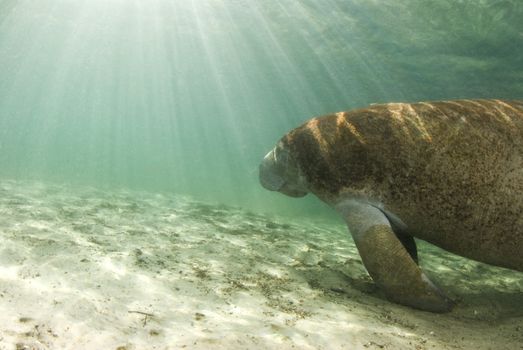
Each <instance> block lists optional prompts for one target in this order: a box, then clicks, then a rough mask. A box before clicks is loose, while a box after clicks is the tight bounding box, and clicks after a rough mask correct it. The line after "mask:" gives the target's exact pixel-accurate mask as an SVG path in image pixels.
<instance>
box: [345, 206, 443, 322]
mask: <svg viewBox="0 0 523 350" xmlns="http://www.w3.org/2000/svg"><path fill="white" fill-rule="evenodd" d="M336 208H337V209H338V211H339V212H340V213H341V214H342V215H343V217H344V219H345V221H346V223H347V226H348V228H349V231H350V232H351V234H352V236H353V238H354V242H355V243H356V246H357V248H358V251H359V253H360V256H361V259H362V261H363V265H364V266H365V268H366V269H367V271H368V272H369V274H370V276H371V277H372V279H373V280H374V282H375V283H376V284H377V285H378V286H379V287H380V288H381V289H382V290H383V291H384V292H385V294H386V296H387V298H388V299H390V300H392V301H395V302H397V303H400V304H403V305H407V306H411V307H414V308H417V309H421V310H426V311H432V312H446V311H450V309H451V308H452V306H453V303H452V301H451V300H450V299H449V298H447V297H446V296H445V295H444V294H443V293H442V292H441V291H440V290H439V289H438V288H437V287H436V286H435V285H434V284H433V283H432V282H431V281H430V280H429V279H428V277H427V276H426V275H425V274H424V273H423V272H422V271H421V269H420V268H419V267H418V265H417V264H416V262H415V258H417V255H416V252H415V243H414V240H413V239H412V238H411V239H408V238H405V237H406V236H405V235H403V234H400V236H401V237H402V238H403V241H404V243H402V240H400V238H398V236H397V235H396V234H395V233H394V230H393V228H392V226H391V224H390V222H389V220H388V218H387V216H386V215H385V214H384V213H383V212H382V211H381V210H380V209H378V208H377V207H374V206H372V205H371V204H369V203H365V202H359V201H355V200H351V201H346V202H343V203H340V204H338V205H337V206H336ZM404 244H405V245H404ZM412 244H414V248H413V246H412ZM406 246H407V248H406ZM407 249H408V250H410V253H409V251H408V250H407ZM413 249H414V250H413Z"/></svg>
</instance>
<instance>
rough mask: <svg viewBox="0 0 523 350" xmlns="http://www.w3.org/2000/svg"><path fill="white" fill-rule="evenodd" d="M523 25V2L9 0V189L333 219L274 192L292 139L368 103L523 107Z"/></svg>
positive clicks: (0, 120) (4, 147) (3, 17)
mask: <svg viewBox="0 0 523 350" xmlns="http://www.w3.org/2000/svg"><path fill="white" fill-rule="evenodd" d="M521 18H523V3H522V2H521V1H519V0H513V1H511V0H505V1H503V0H474V1H472V0H454V1H450V0H437V1H427V0H395V1H385V0H383V1H378V0H322V1H318V0H316V1H312V0H302V1H297V0H264V1H257V0H229V1H227V0H223V1H218V0H183V1H168V0H149V1H145V0H144V1H138V0H46V1H29V0H18V1H11V0H0V178H4V179H23V180H38V181H44V182H54V183H67V184H69V185H73V186H74V185H91V186H95V187H99V188H105V189H112V188H132V189H138V190H146V191H153V192H165V193H181V194H189V195H192V196H194V197H195V198H199V199H204V200H208V201H213V202H223V203H226V204H230V205H239V206H243V207H246V208H250V209H253V210H260V211H280V212H283V213H287V214H307V213H312V212H314V213H320V215H323V214H324V213H328V211H327V210H326V209H325V208H324V207H323V206H322V205H321V204H319V203H318V202H317V201H315V200H314V199H313V198H309V199H305V200H301V201H297V200H294V199H290V198H285V197H283V196H281V195H279V194H276V193H269V192H267V191H265V190H263V189H262V188H261V187H260V186H259V184H258V179H257V166H258V163H259V161H260V159H261V158H262V157H263V155H264V154H265V153H266V152H267V151H269V150H270V148H271V147H272V146H273V144H274V143H275V142H276V141H277V140H278V138H279V137H281V136H282V135H283V134H284V133H286V132H287V131H288V130H290V129H292V128H293V127H296V126H297V125H299V124H300V123H302V122H303V121H305V120H307V119H309V118H310V117H312V116H315V115H319V114H325V113H330V112H335V111H339V110H346V109H350V108H354V107H360V106H365V105H367V104H369V103H376V102H389V101H416V100H435V99H454V98H469V97H474V98H482V97H484V98H506V99H518V98H519V99H520V98H522V97H523V21H522V20H521ZM325 215H326V214H325Z"/></svg>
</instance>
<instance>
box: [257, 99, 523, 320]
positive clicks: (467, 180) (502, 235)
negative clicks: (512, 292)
mask: <svg viewBox="0 0 523 350" xmlns="http://www.w3.org/2000/svg"><path fill="white" fill-rule="evenodd" d="M260 181H261V183H262V185H263V186H264V187H265V188H267V189H269V190H273V191H280V192H282V193H284V194H287V195H291V196H295V197H299V196H303V195H305V194H306V193H308V192H310V193H313V194H315V195H316V196H317V197H319V198H320V199H321V200H323V201H325V202H326V203H328V204H329V205H331V206H332V207H334V208H335V209H336V210H337V211H338V212H340V214H341V215H342V216H343V217H344V219H345V221H346V222H347V225H348V227H349V230H350V232H351V234H352V236H353V237H354V240H355V242H356V245H357V247H358V250H359V252H360V255H361V257H362V260H363V263H364V265H365V267H366V268H367V270H368V271H369V274H370V275H371V276H372V278H373V279H374V281H375V282H376V283H377V284H378V285H379V286H380V287H381V288H382V289H383V290H384V291H385V293H386V294H387V296H388V297H389V299H391V300H393V301H396V302H399V303H401V304H405V305H409V306H412V307H416V308H420V309H424V310H428V311H435V312H442V311H447V310H449V309H450V308H451V307H452V304H453V303H452V302H451V301H450V300H449V299H448V298H447V297H446V296H445V295H444V294H443V293H442V292H441V291H440V290H439V289H438V288H436V287H435V286H434V285H433V284H432V283H431V282H430V280H429V279H428V278H427V277H426V276H425V275H424V274H423V272H422V271H421V270H420V269H419V268H418V266H417V252H416V245H415V242H414V239H413V237H416V238H420V239H423V240H426V241H428V242H430V243H433V244H435V245H437V246H439V247H441V248H444V249H446V250H448V251H450V252H453V253H456V254H459V255H461V256H464V257H468V258H471V259H474V260H477V261H481V262H485V263H488V264H492V265H497V266H502V267H506V268H511V269H514V270H519V271H523V252H522V249H523V216H522V215H521V213H523V102H521V101H502V100H456V101H441V102H421V103H389V104H380V105H371V106H369V107H368V108H364V109H357V110H353V111H349V112H341V113H336V114H332V115H327V116H323V117H318V118H313V119H311V120H310V121H308V122H306V123H305V124H303V125H301V126H300V127H298V128H296V129H294V130H292V131H290V132H289V133H288V134H286V135H285V136H284V137H283V138H282V139H281V140H280V141H279V142H278V144H277V145H276V147H275V148H274V149H273V150H272V151H271V152H269V154H267V156H266V157H265V158H264V160H263V161H262V163H261V165H260Z"/></svg>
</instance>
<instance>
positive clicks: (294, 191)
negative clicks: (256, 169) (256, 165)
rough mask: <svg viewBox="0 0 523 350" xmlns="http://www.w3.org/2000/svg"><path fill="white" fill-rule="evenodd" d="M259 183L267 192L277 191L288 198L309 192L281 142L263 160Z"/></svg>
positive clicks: (301, 175)
mask: <svg viewBox="0 0 523 350" xmlns="http://www.w3.org/2000/svg"><path fill="white" fill-rule="evenodd" d="M260 183H261V185H262V186H263V187H265V188H266V189H268V190H269V191H278V192H281V193H283V194H285V195H287V196H290V197H303V196H305V195H306V194H307V193H308V192H309V191H308V189H307V185H306V181H305V177H304V176H303V174H302V173H301V171H300V168H299V166H298V164H297V163H296V161H295V160H294V159H293V157H292V154H291V153H290V152H289V149H288V147H286V145H285V143H284V142H282V141H280V142H278V144H277V145H276V147H274V148H273V149H272V151H270V152H269V153H267V155H266V156H265V157H264V158H263V160H262V162H261V164H260Z"/></svg>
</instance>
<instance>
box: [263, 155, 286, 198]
mask: <svg viewBox="0 0 523 350" xmlns="http://www.w3.org/2000/svg"><path fill="white" fill-rule="evenodd" d="M260 183H261V185H262V186H263V187H264V188H265V189H267V190H269V191H278V190H279V189H280V188H281V187H282V186H283V184H284V183H285V180H284V179H283V177H282V174H278V169H277V165H276V158H275V155H274V149H272V150H271V151H270V152H269V153H267V155H265V157H264V158H263V160H262V162H261V163H260Z"/></svg>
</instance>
